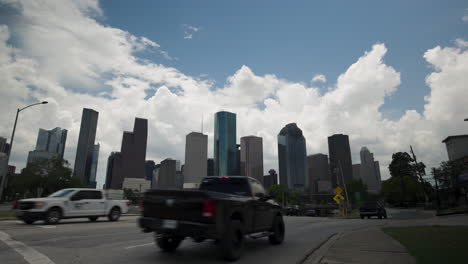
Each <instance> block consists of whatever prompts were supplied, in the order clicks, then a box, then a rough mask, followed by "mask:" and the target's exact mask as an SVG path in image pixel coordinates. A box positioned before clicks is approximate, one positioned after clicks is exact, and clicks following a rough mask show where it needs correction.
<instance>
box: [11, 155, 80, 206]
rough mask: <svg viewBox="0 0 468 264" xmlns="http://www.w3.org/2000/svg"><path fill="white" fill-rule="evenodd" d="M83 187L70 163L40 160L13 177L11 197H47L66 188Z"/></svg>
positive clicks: (61, 160) (58, 160) (59, 159)
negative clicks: (74, 175) (73, 173)
mask: <svg viewBox="0 0 468 264" xmlns="http://www.w3.org/2000/svg"><path fill="white" fill-rule="evenodd" d="M79 187H83V185H82V184H81V183H80V181H79V179H77V178H76V177H72V170H71V169H70V164H69V163H68V161H66V160H64V159H61V158H52V159H38V160H35V161H33V162H30V163H28V165H27V166H26V168H24V169H23V170H22V171H21V174H20V175H19V176H15V177H12V181H11V184H9V186H8V193H9V195H12V196H16V194H18V195H19V196H20V197H42V196H47V195H49V194H51V193H53V192H56V191H58V190H60V189H64V188H79Z"/></svg>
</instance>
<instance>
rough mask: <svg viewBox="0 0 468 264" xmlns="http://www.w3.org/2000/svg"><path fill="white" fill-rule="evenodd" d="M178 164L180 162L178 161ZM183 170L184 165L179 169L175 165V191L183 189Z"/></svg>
mask: <svg viewBox="0 0 468 264" xmlns="http://www.w3.org/2000/svg"><path fill="white" fill-rule="evenodd" d="M178 162H179V164H180V161H178ZM176 164H177V163H176ZM183 169H184V165H182V166H179V167H178V166H177V165H176V173H175V188H176V189H182V188H183V187H184V173H183ZM197 189H198V188H197Z"/></svg>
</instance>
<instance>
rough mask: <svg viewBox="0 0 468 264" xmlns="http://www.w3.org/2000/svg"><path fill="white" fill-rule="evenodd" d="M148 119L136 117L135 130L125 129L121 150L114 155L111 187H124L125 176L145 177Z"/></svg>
mask: <svg viewBox="0 0 468 264" xmlns="http://www.w3.org/2000/svg"><path fill="white" fill-rule="evenodd" d="M147 136H148V120H146V119H143V118H135V124H134V128H133V132H128V131H124V133H123V137H122V147H121V150H120V152H117V153H115V155H114V161H113V163H114V165H113V169H112V177H111V178H112V181H111V188H110V189H122V184H123V181H124V179H125V178H145V176H146V173H145V159H146V140H147Z"/></svg>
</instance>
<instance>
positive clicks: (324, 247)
mask: <svg viewBox="0 0 468 264" xmlns="http://www.w3.org/2000/svg"><path fill="white" fill-rule="evenodd" d="M342 234H343V232H339V233H335V234H333V235H331V236H329V237H328V238H327V239H326V240H325V241H323V242H322V243H321V244H320V245H319V246H317V247H316V248H314V249H312V250H310V251H309V252H308V253H307V254H306V255H305V256H304V257H303V258H302V259H301V260H300V261H298V264H317V263H319V262H320V261H321V260H322V258H323V256H324V255H325V253H327V251H328V249H330V247H331V246H333V244H335V242H336V241H337V240H338V239H340V237H341V235H342Z"/></svg>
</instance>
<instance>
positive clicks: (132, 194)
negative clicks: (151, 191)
mask: <svg viewBox="0 0 468 264" xmlns="http://www.w3.org/2000/svg"><path fill="white" fill-rule="evenodd" d="M123 192H124V199H127V200H129V201H130V202H131V203H132V204H138V199H139V197H140V194H139V191H138V190H136V189H135V190H132V189H127V188H125V189H123Z"/></svg>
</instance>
